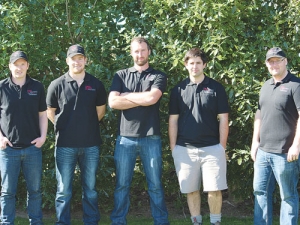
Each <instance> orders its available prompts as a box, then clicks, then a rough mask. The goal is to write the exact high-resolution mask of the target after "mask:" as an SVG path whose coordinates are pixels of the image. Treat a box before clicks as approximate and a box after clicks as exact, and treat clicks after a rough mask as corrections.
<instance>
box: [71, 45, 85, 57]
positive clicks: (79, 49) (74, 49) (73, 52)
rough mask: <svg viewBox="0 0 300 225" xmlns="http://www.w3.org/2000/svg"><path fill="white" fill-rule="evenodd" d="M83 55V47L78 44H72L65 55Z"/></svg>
mask: <svg viewBox="0 0 300 225" xmlns="http://www.w3.org/2000/svg"><path fill="white" fill-rule="evenodd" d="M78 54H79V55H84V56H85V54H84V48H83V47H82V46H80V45H72V46H70V47H69V49H68V52H67V57H71V58H72V57H73V56H74V55H78Z"/></svg>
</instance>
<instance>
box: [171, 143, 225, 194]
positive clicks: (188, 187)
mask: <svg viewBox="0 0 300 225" xmlns="http://www.w3.org/2000/svg"><path fill="white" fill-rule="evenodd" d="M172 156H173V159H174V164H175V168H176V173H177V177H178V181H179V186H180V191H181V192H182V193H191V192H194V191H198V190H199V189H200V185H201V180H203V191H205V192H208V191H219V190H224V189H227V188H228V187H227V180H226V155H225V149H224V148H223V147H222V145H221V144H217V145H213V146H208V147H202V148H187V147H183V146H179V145H176V146H175V148H174V149H173V151H172Z"/></svg>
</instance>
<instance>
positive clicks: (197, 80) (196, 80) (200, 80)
mask: <svg viewBox="0 0 300 225" xmlns="http://www.w3.org/2000/svg"><path fill="white" fill-rule="evenodd" d="M204 78H205V76H204V74H202V75H201V76H199V77H193V76H190V80H191V81H192V82H193V83H195V84H200V83H201V82H202V81H203V80H204Z"/></svg>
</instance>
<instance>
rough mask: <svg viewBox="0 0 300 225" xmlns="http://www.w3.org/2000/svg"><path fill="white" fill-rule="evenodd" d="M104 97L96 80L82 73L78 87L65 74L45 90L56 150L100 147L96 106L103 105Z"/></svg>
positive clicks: (104, 93) (100, 85) (103, 90)
mask: <svg viewBox="0 0 300 225" xmlns="http://www.w3.org/2000/svg"><path fill="white" fill-rule="evenodd" d="M106 99H107V94H106V91H105V88H104V86H103V84H102V82H101V81H100V80H98V79H97V78H95V77H94V76H92V75H90V74H89V73H85V77H84V81H83V83H82V84H81V86H80V87H78V85H77V82H76V81H75V80H74V79H73V78H72V77H71V76H70V75H69V73H66V74H64V75H63V76H61V77H59V78H57V79H55V80H54V81H52V82H51V84H50V85H49V87H48V93H47V105H48V107H50V108H56V109H57V110H56V116H55V124H54V126H55V132H56V146H57V147H73V148H80V147H82V148H84V147H92V146H97V145H99V144H101V138H100V127H99V122H98V115H97V111H96V107H97V106H101V105H105V104H106Z"/></svg>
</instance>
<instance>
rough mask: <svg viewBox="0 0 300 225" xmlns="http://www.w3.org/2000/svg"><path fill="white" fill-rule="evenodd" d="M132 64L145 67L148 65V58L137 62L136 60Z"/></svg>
mask: <svg viewBox="0 0 300 225" xmlns="http://www.w3.org/2000/svg"><path fill="white" fill-rule="evenodd" d="M134 62H135V64H137V65H138V66H144V65H146V64H147V63H148V57H147V58H144V60H138V59H136V60H135V61H134Z"/></svg>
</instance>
